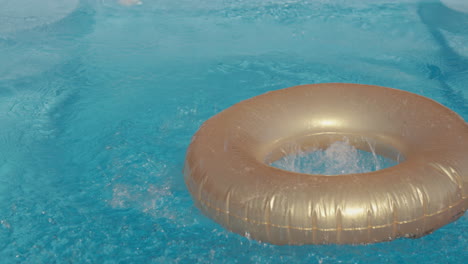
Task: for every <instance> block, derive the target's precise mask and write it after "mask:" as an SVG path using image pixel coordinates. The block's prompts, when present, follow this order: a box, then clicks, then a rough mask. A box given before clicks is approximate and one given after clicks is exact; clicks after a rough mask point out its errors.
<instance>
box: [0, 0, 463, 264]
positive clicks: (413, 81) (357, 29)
mask: <svg viewBox="0 0 468 264" xmlns="http://www.w3.org/2000/svg"><path fill="white" fill-rule="evenodd" d="M65 2H66V1H58V0H44V1H32V0H30V1H27V0H21V1H6V0H3V1H2V0H0V5H1V6H2V7H3V8H2V9H1V10H2V11H0V24H1V26H0V125H1V129H0V143H1V149H0V262H1V263H196V262H199V263H466V261H467V260H468V216H467V214H465V215H464V216H462V217H461V218H460V219H459V220H458V221H456V222H454V223H451V224H449V225H447V226H445V227H443V228H441V229H439V230H437V231H435V232H434V233H433V234H430V235H428V236H425V237H423V238H420V239H398V240H395V241H392V242H386V243H378V244H372V245H321V246H314V245H306V246H274V245H270V244H265V243H261V242H257V241H254V240H249V239H248V238H245V237H243V236H239V235H237V234H233V233H230V232H229V231H227V230H225V229H223V228H222V227H221V226H219V225H218V224H216V223H215V222H213V221H211V220H210V219H208V218H207V217H205V216H203V215H202V214H201V213H200V212H199V210H198V209H197V208H196V207H195V206H194V204H193V201H192V199H191V197H190V194H189V193H188V191H187V189H186V187H185V184H184V179H183V175H182V168H183V164H184V159H185V152H186V149H187V146H188V144H189V143H190V140H191V137H192V135H193V134H194V133H195V132H196V131H197V129H198V128H199V126H200V125H201V124H202V123H203V122H204V121H205V120H207V119H208V118H209V117H211V116H213V115H215V114H216V113H218V112H220V111H221V110H223V109H225V108H227V107H229V106H231V105H233V104H235V103H237V102H239V101H241V100H244V99H247V98H250V97H252V96H255V95H259V94H262V93H264V92H267V91H271V90H275V89H280V88H285V87H289V86H294V85H299V84H307V83H323V82H350V83H365V84H375V85H382V86H388V87H394V88H398V89H403V90H406V91H410V92H414V93H417V94H420V95H424V96H426V97H429V98H432V99H434V100H436V101H438V102H440V103H441V104H444V105H446V106H447V107H449V108H451V109H452V110H454V111H455V112H457V113H458V114H460V115H461V116H462V117H463V118H464V119H465V120H468V103H467V102H468V48H467V45H466V43H468V26H467V25H468V11H467V12H466V13H465V12H463V11H464V10H463V9H453V6H451V7H452V8H449V7H448V5H446V4H443V3H441V2H440V1H439V0H421V1H417V0H404V1H392V0H372V1H371V0H365V1H352V0H320V1H313V0H281V1H280V0H141V4H139V5H138V4H136V5H125V4H122V3H119V1H118V0H96V1H91V0H89V1H87V0H82V1H78V0H76V1H69V2H66V3H67V4H64V3H65ZM452 2H453V1H452ZM43 5H47V6H46V7H47V8H44V6H43ZM26 7H27V8H26ZM18 10H22V11H21V12H19V11H18Z"/></svg>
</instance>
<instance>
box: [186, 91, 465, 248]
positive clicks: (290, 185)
mask: <svg viewBox="0 0 468 264" xmlns="http://www.w3.org/2000/svg"><path fill="white" fill-rule="evenodd" d="M343 138H347V140H349V142H350V144H351V145H353V146H355V147H356V148H358V149H361V150H366V151H370V150H373V151H375V153H377V154H379V155H382V156H384V157H388V158H392V159H394V160H400V163H399V164H398V165H396V166H393V167H390V168H386V169H382V170H378V171H373V172H369V173H359V174H345V175H336V176H330V175H317V174H304V173H296V172H291V171H285V170H282V169H278V168H274V167H272V166H270V165H269V164H271V162H273V161H275V160H278V159H280V158H281V157H283V156H285V155H288V154H292V153H291V152H292V151H294V149H297V148H294V147H293V146H300V149H301V150H305V151H307V150H311V149H318V148H322V149H323V148H326V147H327V146H330V145H331V144H332V143H333V142H336V141H340V140H342V139H343ZM184 174H185V182H186V184H187V186H188V189H189V191H190V193H191V194H192V196H193V198H194V200H195V204H196V205H197V206H198V207H199V208H200V209H201V210H202V211H203V212H204V213H205V214H206V215H208V216H209V217H211V218H213V219H214V220H215V221H216V222H218V223H220V224H221V225H223V226H224V227H226V228H227V229H229V230H232V231H234V232H236V233H239V234H242V235H246V236H248V237H251V238H253V239H257V240H260V241H264V242H269V243H273V244H328V243H338V244H345V243H352V244H356V243H373V242H379V241H386V240H392V239H395V238H398V237H420V236H423V235H425V234H428V233H430V232H432V231H434V230H435V229H437V228H439V227H441V226H443V225H445V224H447V223H450V222H452V221H454V220H456V219H457V218H459V217H460V216H462V215H463V213H464V212H465V211H466V209H467V208H468V199H467V197H468V125H467V123H466V122H465V121H464V120H463V119H462V118H461V117H460V116H458V115H457V114H456V113H454V112H452V111H451V110H449V109H448V108H446V107H444V106H442V105H441V104H439V103H437V102H435V101H433V100H431V99H428V98H425V97H422V96H419V95H416V94H413V93H409V92H405V91H400V90H396V89H391V88H385V87H379V86H371V85H360V84H340V83H330V84H316V85H302V86H296V87H291V88H287V89H282V90H277V91H273V92H269V93H266V94H263V95H260V96H257V97H254V98H251V99H248V100H245V101H243V102H240V103H238V104H236V105H234V106H232V107H230V108H228V109H226V110H224V111H222V112H221V113H219V114H217V115H216V116H214V117H212V118H210V119H209V120H208V121H206V122H205V123H204V124H203V125H202V126H201V128H200V130H199V131H198V132H197V133H196V134H195V136H194V137H193V139H192V142H191V144H190V146H189V148H188V151H187V157H186V163H185V168H184Z"/></svg>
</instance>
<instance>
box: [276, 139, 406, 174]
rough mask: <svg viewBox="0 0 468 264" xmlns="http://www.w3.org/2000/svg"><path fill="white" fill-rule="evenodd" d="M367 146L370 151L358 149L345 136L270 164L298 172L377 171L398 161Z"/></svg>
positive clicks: (296, 152) (339, 172) (345, 172)
mask: <svg viewBox="0 0 468 264" xmlns="http://www.w3.org/2000/svg"><path fill="white" fill-rule="evenodd" d="M369 146H370V149H371V152H367V151H363V150H359V149H356V148H355V147H354V146H352V145H350V144H349V140H348V139H344V140H343V141H337V142H334V143H333V144H331V145H330V146H329V147H328V148H326V149H312V151H301V150H298V151H295V152H293V153H292V154H290V155H287V156H284V157H283V158H281V159H279V160H277V161H275V162H273V163H272V164H271V165H272V166H273V167H277V168H280V169H283V170H288V171H294V172H300V173H308V174H325V175H341V174H351V173H365V172H371V171H377V170H381V169H384V168H388V167H391V166H395V165H396V164H397V163H398V162H397V161H393V160H391V159H388V158H384V157H382V156H379V155H378V154H376V153H375V148H373V147H372V146H371V145H369Z"/></svg>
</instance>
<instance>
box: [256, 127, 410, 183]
mask: <svg viewBox="0 0 468 264" xmlns="http://www.w3.org/2000/svg"><path fill="white" fill-rule="evenodd" d="M336 142H344V143H345V144H347V145H348V146H352V147H354V148H356V149H358V150H362V151H365V152H369V153H371V155H375V156H374V157H377V155H378V156H382V157H384V158H387V159H390V160H393V161H394V163H393V164H392V165H388V166H383V167H382V168H379V167H378V166H376V168H375V169H373V170H371V171H370V172H372V171H379V170H381V169H385V168H387V167H392V166H396V165H398V164H400V163H402V162H404V161H405V156H404V154H403V153H402V151H400V150H399V149H398V147H397V146H395V145H397V143H396V142H388V141H387V140H385V139H381V138H378V136H376V135H363V134H349V133H338V132H323V133H313V134H305V135H302V136H299V137H297V136H296V137H294V138H286V139H283V140H278V141H277V142H275V144H272V145H271V147H270V149H268V150H266V152H267V154H266V156H265V158H264V161H263V162H264V163H265V164H267V165H269V166H272V167H275V168H277V169H284V168H278V167H277V166H273V165H272V164H273V163H275V162H277V161H278V160H280V159H283V158H284V157H286V156H291V157H293V158H294V156H295V155H299V154H307V153H309V154H310V153H312V152H314V151H318V150H325V149H327V148H329V147H330V146H331V145H332V144H334V143H336ZM287 170H290V169H287ZM294 171H296V172H297V168H296V169H294ZM307 174H311V173H310V172H307ZM344 174H352V173H347V172H344V173H330V174H324V175H344Z"/></svg>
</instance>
